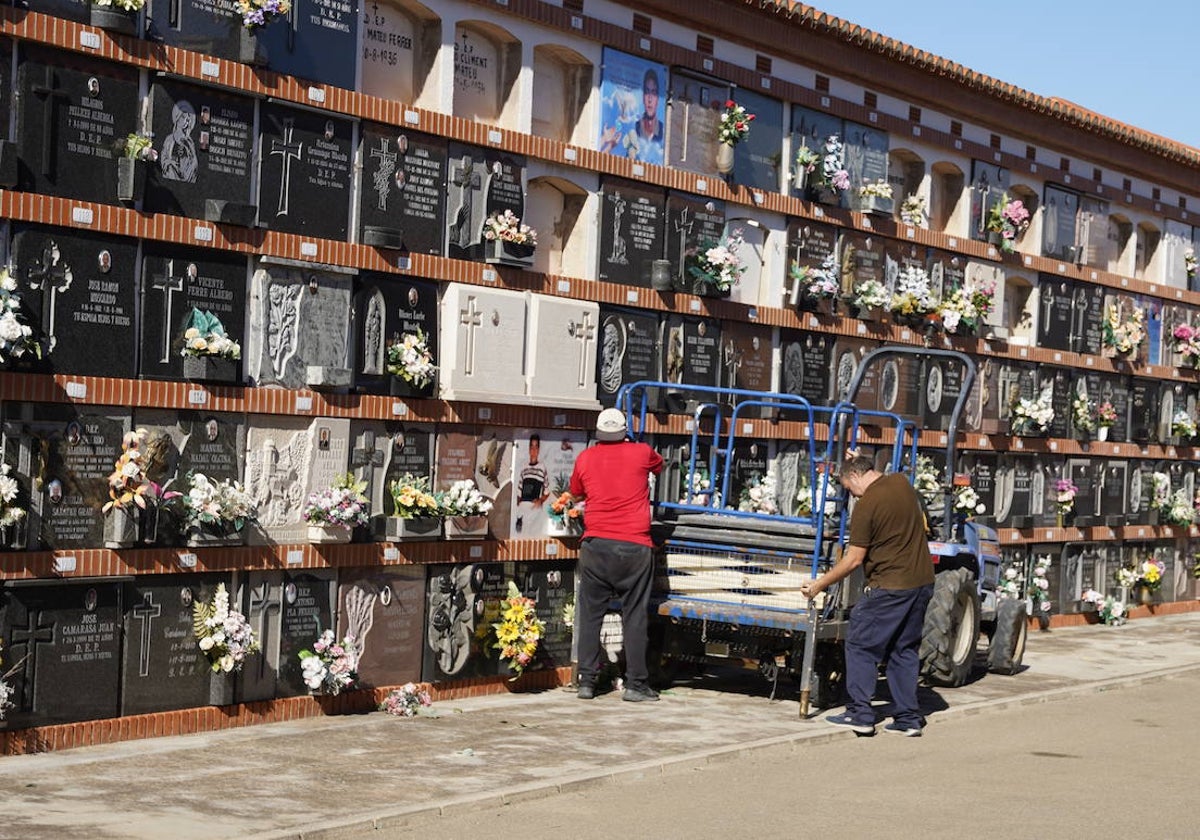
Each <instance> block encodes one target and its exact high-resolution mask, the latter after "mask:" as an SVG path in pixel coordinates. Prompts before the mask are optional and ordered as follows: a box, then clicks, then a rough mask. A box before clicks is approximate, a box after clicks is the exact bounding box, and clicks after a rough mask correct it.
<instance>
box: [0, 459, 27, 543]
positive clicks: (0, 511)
mask: <svg viewBox="0 0 1200 840" xmlns="http://www.w3.org/2000/svg"><path fill="white" fill-rule="evenodd" d="M11 471H12V467H10V466H9V465H8V464H6V463H0V528H11V527H12V526H13V525H16V524H17V523H18V522H21V521H23V520H24V519H25V516H26V513H27V511H26V510H25V508H23V507H21V506H20V505H18V504H15V502H16V500H17V496H18V494H20V492H21V487H20V485H19V484H17V480H16V479H15V478H13V477H12V476H11V475H9V473H10V472H11Z"/></svg>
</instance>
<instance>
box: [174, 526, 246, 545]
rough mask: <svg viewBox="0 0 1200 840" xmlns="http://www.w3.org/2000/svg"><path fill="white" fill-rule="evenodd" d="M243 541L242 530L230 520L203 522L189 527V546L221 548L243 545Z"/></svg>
mask: <svg viewBox="0 0 1200 840" xmlns="http://www.w3.org/2000/svg"><path fill="white" fill-rule="evenodd" d="M243 542H244V540H243V538H242V532H241V531H239V530H237V529H236V528H234V527H233V523H229V522H201V523H199V524H196V525H189V526H188V529H187V545H188V547H189V548H219V547H223V546H230V545H242V543H243Z"/></svg>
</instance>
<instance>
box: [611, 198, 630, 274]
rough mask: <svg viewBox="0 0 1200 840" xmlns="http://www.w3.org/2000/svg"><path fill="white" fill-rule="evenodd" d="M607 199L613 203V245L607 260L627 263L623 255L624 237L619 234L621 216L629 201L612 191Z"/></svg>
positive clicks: (616, 263)
mask: <svg viewBox="0 0 1200 840" xmlns="http://www.w3.org/2000/svg"><path fill="white" fill-rule="evenodd" d="M609 200H610V201H612V203H613V232H612V235H613V246H612V253H610V254H609V255H608V261H609V262H610V263H612V264H613V265H629V260H628V259H627V258H626V256H625V252H626V245H625V237H623V236H621V217H622V216H624V215H625V208H626V207H628V206H629V202H627V201H626V200H625V198H624V196H622V195H621V194H620V193H619V192H618V193H613V194H612V196H611V197H610V199H609Z"/></svg>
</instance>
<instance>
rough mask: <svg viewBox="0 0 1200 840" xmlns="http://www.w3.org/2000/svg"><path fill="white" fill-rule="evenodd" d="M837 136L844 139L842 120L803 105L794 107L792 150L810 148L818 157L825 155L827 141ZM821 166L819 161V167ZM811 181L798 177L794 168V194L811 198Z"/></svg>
mask: <svg viewBox="0 0 1200 840" xmlns="http://www.w3.org/2000/svg"><path fill="white" fill-rule="evenodd" d="M834 135H836V136H837V137H838V139H839V140H840V139H841V138H842V118H841V117H835V116H833V115H832V114H827V113H825V112H824V111H817V110H815V109H812V108H805V107H803V106H801V105H793V106H792V148H793V149H795V150H799V149H800V148H802V147H806V148H808V149H809V150H810V151H813V152H816V153H817V154H818V155H823V154H824V153H825V141H826V140H828V139H829V137H831V136H834ZM820 165H821V164H820V162H819V161H818V163H817V166H818V167H819V166H820ZM810 179H811V176H809V178H808V179H803V180H802V179H801V178H799V177H797V175H796V172H795V167H794V166H793V167H792V194H793V195H799V196H801V197H803V198H811V195H812V191H811V189H810V187H811V184H810V183H808V181H809V180H810Z"/></svg>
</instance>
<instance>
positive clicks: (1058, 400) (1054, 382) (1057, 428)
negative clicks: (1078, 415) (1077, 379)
mask: <svg viewBox="0 0 1200 840" xmlns="http://www.w3.org/2000/svg"><path fill="white" fill-rule="evenodd" d="M1072 380H1073V373H1072V372H1071V371H1070V370H1068V369H1066V368H1052V367H1045V366H1043V367H1042V368H1041V369H1040V370H1039V371H1038V385H1039V387H1041V388H1045V387H1046V385H1047V384H1049V385H1050V389H1051V391H1050V407H1051V408H1052V409H1054V417H1053V418H1052V419H1051V420H1050V425H1049V427H1048V428H1047V434H1048V435H1049V436H1050V437H1053V438H1065V437H1070V436H1071V432H1072V426H1071V400H1072V399H1073V398H1074V396H1075V392H1074V390H1073V388H1072V385H1073V381H1072Z"/></svg>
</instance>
